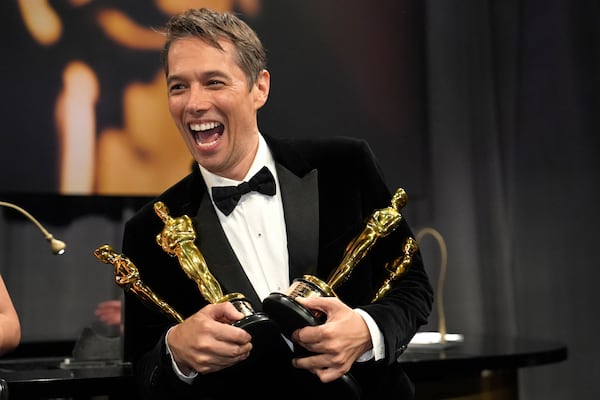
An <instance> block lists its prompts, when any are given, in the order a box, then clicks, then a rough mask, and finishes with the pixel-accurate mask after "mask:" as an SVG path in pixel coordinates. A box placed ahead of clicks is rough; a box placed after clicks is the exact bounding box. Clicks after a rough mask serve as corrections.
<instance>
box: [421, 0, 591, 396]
mask: <svg viewBox="0 0 600 400" xmlns="http://www.w3.org/2000/svg"><path fill="white" fill-rule="evenodd" d="M599 17H600V12H599V3H598V2H597V1H573V2H569V1H566V0H565V1H561V0H550V1H540V0H523V1H517V0H497V1H493V0H464V1H449V2H446V1H434V0H430V1H428V2H427V12H426V24H425V25H426V27H425V35H426V37H427V57H428V60H427V67H428V79H427V82H428V99H429V101H428V106H427V112H428V121H429V129H428V135H429V136H430V139H429V142H430V144H431V145H430V148H429V151H430V153H431V157H430V158H431V196H430V197H429V204H427V209H428V212H426V213H424V214H425V215H428V218H427V219H425V220H424V221H431V223H432V224H433V225H434V226H435V227H436V228H437V229H438V230H439V231H440V232H441V233H442V234H443V236H444V238H445V240H446V242H447V248H448V277H447V280H446V287H445V289H444V302H445V309H446V320H447V321H446V322H447V326H448V331H449V332H450V333H452V332H457V333H465V334H467V333H472V334H473V333H474V334H478V333H484V334H500V335H507V336H519V337H527V338H539V339H549V340H556V341H559V342H562V343H565V344H566V345H567V348H568V359H567V360H566V361H565V362H562V363H560V364H552V365H547V366H542V367H535V368H524V369H522V370H521V372H520V382H521V384H520V394H521V398H524V399H565V398H596V397H598V396H599V395H600V389H598V388H597V386H596V385H594V383H595V382H594V380H595V377H596V376H598V372H599V368H600V363H599V362H598V359H597V357H596V356H595V354H598V352H599V350H600V348H599V345H598V344H597V341H596V339H595V335H594V332H595V331H597V330H598V327H599V324H600V318H598V312H597V311H596V307H595V305H594V304H595V296H594V295H595V291H596V287H597V285H598V281H599V277H600V273H599V272H598V268H597V266H596V262H595V260H594V258H593V256H592V248H593V246H594V245H595V242H596V239H597V238H598V234H597V227H598V223H599V222H600V219H599V218H598V213H597V212H595V210H594V206H595V205H596V204H598V200H599V199H600V195H599V194H600V192H599V190H598V180H599V178H598V172H597V171H600V161H599V160H600V157H599V156H600V146H599V141H600V140H599V134H598V132H599V130H598V128H599V126H598V115H599V111H600V108H599V104H598V99H599V94H598V93H599V90H600V85H599V74H600V65H598V64H599V56H600V48H599V41H600V28H599V27H600V24H598V21H599ZM424 221H423V222H424ZM435 267H436V265H435V263H433V265H432V264H429V268H430V269H431V271H432V272H431V274H432V276H434V277H435V276H436V274H437V271H435ZM431 321H432V322H431V324H435V323H436V320H435V316H434V318H432V320H431Z"/></svg>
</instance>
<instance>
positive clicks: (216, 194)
mask: <svg viewBox="0 0 600 400" xmlns="http://www.w3.org/2000/svg"><path fill="white" fill-rule="evenodd" d="M251 191H256V192H259V193H262V194H266V195H269V196H273V195H274V194H275V179H274V178H273V175H272V174H271V171H269V169H268V168H267V167H263V168H262V169H261V170H260V171H258V172H257V173H256V175H254V176H253V177H252V178H250V180H249V181H248V182H242V183H240V184H239V185H237V186H213V188H212V197H213V201H214V202H215V205H216V206H217V207H218V208H219V210H221V212H223V214H225V215H229V214H231V212H232V211H233V209H234V208H235V206H236V205H237V203H238V201H240V198H241V197H242V195H244V194H246V193H249V192H251Z"/></svg>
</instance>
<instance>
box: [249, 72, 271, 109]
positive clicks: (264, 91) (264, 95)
mask: <svg viewBox="0 0 600 400" xmlns="http://www.w3.org/2000/svg"><path fill="white" fill-rule="evenodd" d="M270 88H271V74H269V71H267V70H266V69H263V70H262V71H260V73H259V74H258V78H257V79H256V83H254V89H253V91H254V93H255V97H254V98H255V104H256V109H257V110H258V109H259V108H261V107H262V106H264V105H265V103H266V102H267V99H268V98H269V89H270Z"/></svg>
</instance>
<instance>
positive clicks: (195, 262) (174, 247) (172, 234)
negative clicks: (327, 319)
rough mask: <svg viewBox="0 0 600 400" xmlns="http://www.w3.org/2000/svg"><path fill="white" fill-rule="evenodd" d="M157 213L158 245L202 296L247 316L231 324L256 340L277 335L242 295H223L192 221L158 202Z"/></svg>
mask: <svg viewBox="0 0 600 400" xmlns="http://www.w3.org/2000/svg"><path fill="white" fill-rule="evenodd" d="M154 211H155V212H156V214H157V215H158V216H159V217H160V219H161V220H162V221H163V222H164V224H165V226H164V228H163V230H162V232H161V233H159V234H158V235H156V242H157V243H158V245H159V246H160V247H161V248H162V249H163V250H164V251H165V252H166V253H167V254H169V255H170V256H173V257H177V258H178V260H179V264H180V266H181V268H182V269H183V271H184V272H185V273H186V275H187V276H188V278H190V279H191V280H193V281H194V282H196V284H197V285H198V289H199V290H200V293H201V294H202V296H203V297H204V298H205V299H206V301H208V302H209V303H211V304H217V303H223V302H226V301H228V302H230V303H231V304H233V306H234V307H235V308H236V309H237V310H238V311H240V312H241V313H242V314H244V317H243V318H242V319H240V320H238V321H236V322H234V323H232V325H234V326H237V327H240V328H243V329H245V330H246V331H248V333H250V334H251V335H252V338H253V342H254V340H255V339H256V340H261V338H264V339H265V340H266V339H267V338H268V337H269V336H271V335H272V333H273V332H278V329H277V325H276V324H275V322H274V321H272V320H271V319H270V318H269V316H268V315H267V314H265V313H262V312H255V311H254V308H253V307H252V304H251V303H250V301H248V299H247V298H246V297H245V296H244V295H243V294H241V293H228V294H225V295H224V294H223V291H222V289H221V286H220V284H219V282H217V280H216V279H215V277H214V276H213V275H212V273H211V272H210V270H209V269H208V265H207V263H206V260H205V259H204V256H203V255H202V253H201V252H200V249H198V247H197V246H196V244H195V243H194V241H195V240H196V231H195V229H194V225H193V223H192V220H191V218H190V217H189V216H187V215H182V216H180V217H177V218H173V217H171V216H170V215H169V209H168V208H167V206H166V205H165V204H164V203H163V202H161V201H158V202H156V203H154Z"/></svg>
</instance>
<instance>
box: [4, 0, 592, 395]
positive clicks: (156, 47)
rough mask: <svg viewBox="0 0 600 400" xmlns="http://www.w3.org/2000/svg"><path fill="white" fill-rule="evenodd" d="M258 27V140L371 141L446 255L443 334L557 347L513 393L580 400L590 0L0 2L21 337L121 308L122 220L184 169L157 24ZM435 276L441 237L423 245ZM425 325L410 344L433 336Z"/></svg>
mask: <svg viewBox="0 0 600 400" xmlns="http://www.w3.org/2000/svg"><path fill="white" fill-rule="evenodd" d="M200 6H207V7H211V8H215V9H219V10H231V11H235V12H238V13H240V15H241V16H242V17H243V18H244V19H245V20H246V21H247V22H248V23H249V24H250V25H251V26H252V27H254V28H255V29H256V31H257V32H258V33H259V36H260V37H261V39H262V40H263V42H264V44H265V46H266V48H267V53H268V60H269V69H270V71H271V75H272V88H271V94H270V98H269V101H268V102H267V104H266V105H265V107H264V108H263V109H262V110H261V111H260V113H259V126H260V129H261V131H262V132H263V133H265V134H268V135H273V136H331V135H346V136H355V137H361V138H365V139H367V140H368V141H369V143H370V144H371V146H372V148H373V151H374V152H375V153H376V155H377V156H378V158H379V160H380V162H381V166H382V169H383V171H384V173H385V176H386V178H387V181H388V183H389V185H390V188H391V189H394V188H396V187H403V188H404V189H405V190H406V191H407V193H408V195H409V201H408V205H407V207H406V208H405V209H404V210H403V213H404V214H405V216H406V218H407V219H408V221H409V223H410V224H411V225H412V226H413V228H414V230H415V231H419V230H421V229H423V228H427V227H433V228H434V229H436V230H437V231H438V232H439V233H440V234H441V235H442V237H443V238H444V241H445V244H446V246H447V249H448V264H447V265H448V276H447V278H446V282H445V288H444V306H445V312H446V323H447V327H448V331H449V332H451V333H462V334H464V335H465V337H466V338H468V335H469V334H500V335H509V336H517V337H526V338H538V339H548V340H556V341H559V342H562V343H565V344H566V345H567V346H568V359H567V360H566V361H564V362H561V363H558V364H550V365H547V366H538V367H534V368H533V367H532V368H524V369H522V370H521V371H520V373H519V381H520V394H521V398H523V399H566V398H577V397H582V398H596V397H598V396H600V389H599V388H597V387H595V385H594V383H595V382H594V381H595V378H596V377H597V376H599V374H600V362H599V361H598V360H597V358H596V356H595V354H597V353H598V352H599V351H600V345H598V343H597V341H596V339H595V337H594V334H593V332H594V331H596V330H598V328H599V327H600V318H598V315H597V311H596V307H595V302H596V301H597V300H594V299H595V297H594V294H595V292H596V290H597V287H598V281H599V278H600V272H599V269H598V268H596V265H595V262H594V261H593V260H594V258H593V255H592V249H593V248H594V246H595V244H596V241H597V239H598V234H597V227H598V226H599V224H600V218H599V216H598V212H596V210H595V206H596V204H598V201H599V200H600V190H599V189H598V183H599V178H598V172H597V171H600V168H599V167H600V157H599V156H600V135H599V134H598V132H599V123H598V115H600V113H599V112H600V104H599V100H600V82H599V81H600V73H599V72H600V25H599V24H598V23H597V21H598V20H599V17H600V4H599V3H598V2H597V1H595V0H589V1H588V0H581V1H577V2H573V1H568V0H545V1H541V0H521V1H517V0H496V1H493V0H455V1H435V0H427V1H419V0H380V1H378V2H367V1H364V0H362V1H361V0H321V1H318V2H317V1H314V2H298V1H291V0H238V1H234V0H231V1H217V0H214V1H200V0H196V1H194V0H187V1H179V2H170V1H166V0H154V1H146V2H139V1H122V0H120V1H118V0H54V1H52V0H48V1H43V0H40V1H33V0H32V1H28V0H21V1H16V0H10V1H4V2H2V3H1V4H0V10H1V12H2V14H1V15H2V16H3V23H2V24H1V25H0V32H1V33H2V35H3V37H4V38H5V42H4V45H3V48H4V56H3V61H2V62H1V63H0V68H1V70H0V71H1V73H0V81H1V83H2V88H3V89H4V96H2V98H1V100H0V102H1V107H0V114H1V116H2V120H3V129H2V130H0V167H1V168H2V171H4V173H3V174H1V175H0V200H3V201H12V202H14V203H16V204H18V205H20V206H22V207H24V208H25V209H27V210H28V211H29V212H31V213H32V214H33V215H34V216H35V217H37V218H38V219H39V220H40V221H41V222H42V223H43V224H44V225H45V226H46V228H48V230H49V231H51V232H52V233H53V234H54V236H55V237H57V238H59V239H61V240H64V241H65V242H66V243H67V246H68V247H67V253H66V254H64V255H63V256H60V257H56V256H54V255H52V254H51V252H50V251H48V250H47V248H46V247H45V246H46V244H44V243H43V242H44V239H43V236H41V235H40V232H39V231H38V230H37V228H36V227H35V226H34V225H33V224H31V223H30V222H29V221H27V220H25V219H24V218H23V217H22V216H21V215H19V214H18V213H16V212H14V211H12V210H9V209H2V210H0V274H2V276H3V278H4V280H5V281H6V284H7V286H8V289H9V291H10V293H11V296H12V297H13V300H14V303H15V306H16V308H17V311H18V312H19V315H20V317H21V321H22V328H23V343H24V344H25V345H33V346H35V345H39V346H45V345H46V344H48V343H59V344H60V343H64V344H65V345H70V344H72V343H73V341H75V340H77V339H78V338H79V337H80V335H81V333H82V330H83V329H84V328H85V327H88V326H90V325H94V326H96V325H98V324H99V321H98V318H97V317H96V316H95V314H94V311H95V309H96V307H97V305H98V304H99V303H100V302H102V301H105V300H113V299H117V300H118V299H119V298H120V295H121V289H120V288H119V287H117V286H116V284H115V283H114V276H113V271H112V267H111V266H107V265H105V264H102V263H100V262H99V261H98V260H97V259H96V258H95V257H94V256H93V254H92V252H93V250H94V249H95V248H96V247H98V246H100V245H102V244H105V243H106V244H110V245H112V246H113V247H114V248H115V249H117V250H118V249H120V245H121V235H122V228H123V224H124V222H125V220H126V219H127V218H128V217H129V216H130V215H132V213H133V212H135V210H136V209H137V208H138V207H140V206H141V204H143V203H144V202H146V201H149V200H150V199H151V198H152V196H153V195H156V194H158V193H160V192H162V191H163V190H165V189H166V188H168V187H169V186H170V185H171V184H173V183H175V182H176V181H177V180H179V179H180V178H181V177H183V176H184V175H186V174H187V173H188V171H189V168H190V165H191V158H190V157H189V155H188V154H187V150H186V149H185V146H184V145H183V143H182V141H181V139H180V138H179V134H178V133H177V132H176V129H175V127H174V125H173V124H172V122H171V120H170V117H169V115H168V110H167V103H166V92H165V86H164V82H163V75H162V71H161V69H160V65H159V51H160V48H161V45H162V41H163V38H162V36H161V34H160V27H161V26H162V25H163V24H164V23H165V21H166V20H167V19H168V18H169V16H171V15H173V14H174V13H176V12H179V11H181V10H183V9H185V8H188V7H200ZM421 247H422V251H423V253H424V257H425V262H426V265H427V269H428V272H429V273H430V275H431V277H432V280H433V281H434V283H435V281H436V279H437V277H438V276H439V265H440V252H439V249H438V247H437V244H436V243H435V241H433V240H431V239H429V238H427V239H424V240H423V243H422V244H421ZM437 317H438V316H437V312H436V310H435V308H434V312H433V314H432V316H431V320H430V321H431V322H430V324H429V325H428V326H425V327H423V329H424V330H437V328H438V327H437Z"/></svg>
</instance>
